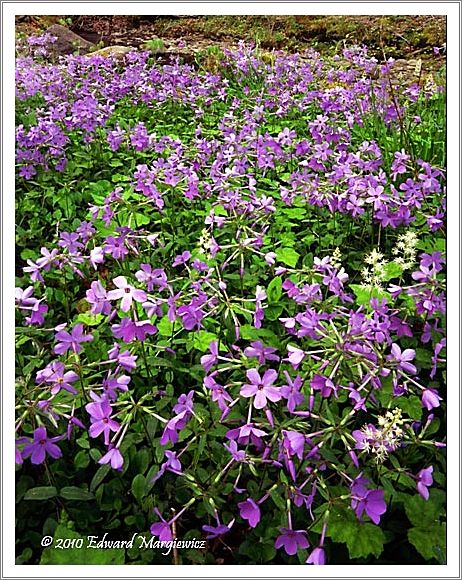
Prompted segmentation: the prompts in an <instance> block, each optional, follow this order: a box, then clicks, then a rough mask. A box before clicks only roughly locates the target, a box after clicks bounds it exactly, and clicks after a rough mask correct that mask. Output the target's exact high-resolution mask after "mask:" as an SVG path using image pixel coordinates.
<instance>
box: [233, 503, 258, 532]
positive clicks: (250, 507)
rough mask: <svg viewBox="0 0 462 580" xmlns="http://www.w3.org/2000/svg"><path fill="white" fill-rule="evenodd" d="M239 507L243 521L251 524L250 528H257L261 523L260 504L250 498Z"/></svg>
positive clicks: (239, 504)
mask: <svg viewBox="0 0 462 580" xmlns="http://www.w3.org/2000/svg"><path fill="white" fill-rule="evenodd" d="M237 505H238V507H239V514H240V516H241V518H242V519H243V520H247V521H248V522H249V526H250V527H251V528H255V527H256V526H257V525H258V523H259V521H260V517H261V514H260V508H259V507H258V504H257V503H256V502H255V501H254V500H253V499H252V498H251V497H249V498H248V499H246V500H245V501H241V502H239V503H238V504H237Z"/></svg>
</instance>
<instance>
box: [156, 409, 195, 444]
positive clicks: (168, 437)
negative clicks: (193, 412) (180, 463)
mask: <svg viewBox="0 0 462 580" xmlns="http://www.w3.org/2000/svg"><path fill="white" fill-rule="evenodd" d="M189 418H190V415H189V414H188V413H187V412H186V411H182V412H181V413H180V414H179V415H175V417H173V418H172V419H170V421H168V423H167V424H166V425H165V427H164V432H163V433H162V437H161V438H160V444H161V445H167V443H168V442H169V441H170V442H172V443H176V442H177V441H178V431H181V429H183V427H185V426H186V423H187V422H188V421H189Z"/></svg>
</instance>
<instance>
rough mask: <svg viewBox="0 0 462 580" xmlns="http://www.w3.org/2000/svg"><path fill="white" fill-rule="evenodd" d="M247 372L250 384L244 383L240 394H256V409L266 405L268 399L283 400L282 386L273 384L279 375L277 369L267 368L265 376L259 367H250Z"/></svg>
mask: <svg viewBox="0 0 462 580" xmlns="http://www.w3.org/2000/svg"><path fill="white" fill-rule="evenodd" d="M246 374H247V378H248V379H249V381H250V384H244V385H243V386H242V388H241V391H240V394H241V395H242V396H243V397H253V396H254V395H255V399H254V401H253V406H254V407H255V408H256V409H263V408H264V407H266V403H267V399H269V400H270V401H272V402H273V403H274V402H276V401H280V400H281V398H282V395H281V388H280V387H273V386H272V385H273V383H274V381H275V380H276V379H277V376H278V374H277V372H276V371H275V370H273V369H269V370H267V371H266V372H265V374H264V375H263V378H261V377H260V374H259V373H258V371H257V369H249V370H248V371H247V373H246Z"/></svg>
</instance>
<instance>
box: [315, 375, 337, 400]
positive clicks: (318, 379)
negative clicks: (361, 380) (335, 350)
mask: <svg viewBox="0 0 462 580" xmlns="http://www.w3.org/2000/svg"><path fill="white" fill-rule="evenodd" d="M310 384H311V387H312V388H313V389H314V390H315V391H320V393H321V397H325V398H328V397H330V396H331V395H332V393H336V392H337V387H336V386H335V385H334V383H333V382H332V381H331V380H330V379H328V378H327V377H324V376H322V375H315V376H314V377H313V378H312V379H311V382H310Z"/></svg>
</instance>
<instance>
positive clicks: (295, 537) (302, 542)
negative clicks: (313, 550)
mask: <svg viewBox="0 0 462 580" xmlns="http://www.w3.org/2000/svg"><path fill="white" fill-rule="evenodd" d="M279 531H280V532H281V534H280V535H279V536H278V537H277V538H276V541H275V543H274V547H275V548H284V550H285V551H286V554H288V555H289V556H293V555H294V554H296V553H297V552H298V550H304V549H305V548H308V547H309V545H310V543H309V542H308V538H307V537H306V532H305V530H291V529H290V528H279Z"/></svg>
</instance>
